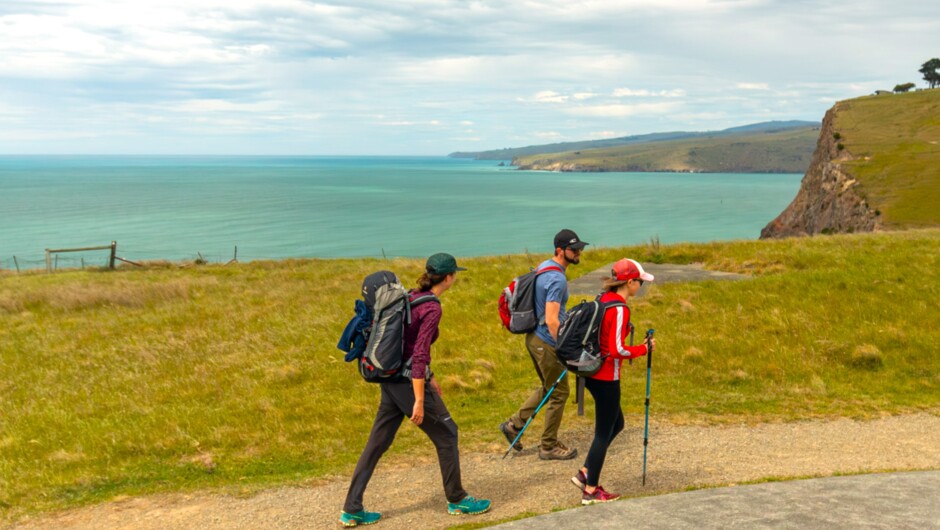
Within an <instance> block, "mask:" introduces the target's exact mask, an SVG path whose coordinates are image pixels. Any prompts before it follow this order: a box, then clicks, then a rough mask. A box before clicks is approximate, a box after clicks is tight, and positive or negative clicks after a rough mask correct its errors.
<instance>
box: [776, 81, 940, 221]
mask: <svg viewBox="0 0 940 530" xmlns="http://www.w3.org/2000/svg"><path fill="white" fill-rule="evenodd" d="M937 225H940V90H922V91H918V92H911V93H907V94H887V95H879V96H867V97H862V98H856V99H850V100H847V101H840V102H838V103H836V105H835V106H834V107H832V109H830V110H829V112H827V113H826V117H825V119H823V125H822V128H821V131H820V135H819V141H818V143H817V147H816V151H815V153H814V154H813V160H812V164H811V165H810V168H809V170H807V172H806V175H805V176H804V177H803V182H802V184H801V185H800V190H799V192H798V193H797V196H796V198H795V199H793V202H792V203H791V204H790V206H788V207H787V209H786V210H784V211H783V213H781V214H780V216H779V217H777V218H776V219H774V220H773V221H771V222H770V223H769V224H768V225H767V226H766V227H765V228H764V230H763V231H761V237H785V236H792V235H804V234H817V233H836V232H857V231H871V230H882V229H903V228H917V227H929V226H937Z"/></svg>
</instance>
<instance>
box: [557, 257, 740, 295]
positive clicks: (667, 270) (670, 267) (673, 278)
mask: <svg viewBox="0 0 940 530" xmlns="http://www.w3.org/2000/svg"><path fill="white" fill-rule="evenodd" d="M612 266H613V263H611V264H609V265H605V266H604V267H601V268H599V269H597V270H595V271H591V272H589V273H587V274H585V275H584V276H581V277H579V278H576V279H574V280H572V281H570V282H568V292H569V293H570V294H572V295H595V294H597V293H598V292H599V291H600V289H601V282H602V281H603V280H604V278H607V277H608V276H610V268H611V267H612ZM643 267H644V269H646V271H647V272H649V273H650V274H652V275H653V276H655V277H656V283H658V284H663V283H670V282H697V281H705V280H746V279H749V278H750V276H748V275H746V274H736V273H733V272H721V271H710V270H705V269H704V268H703V267H702V266H701V265H675V264H671V263H650V264H644V265H643ZM569 270H570V268H569ZM646 289H647V286H646V285H644V286H643V288H642V289H640V292H639V293H637V296H643V294H644V293H645V292H646Z"/></svg>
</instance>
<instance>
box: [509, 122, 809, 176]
mask: <svg viewBox="0 0 940 530" xmlns="http://www.w3.org/2000/svg"><path fill="white" fill-rule="evenodd" d="M818 136H819V127H818V126H816V125H812V126H808V127H807V126H801V127H779V126H777V127H773V128H772V129H771V128H765V127H760V128H759V126H748V127H744V128H736V130H730V132H729V131H721V132H719V133H702V134H697V135H695V136H693V137H690V138H688V137H687V138H678V139H669V140H657V141H652V142H642V143H635V144H632V145H622V146H617V147H607V148H602V149H583V150H577V151H566V152H563V153H549V154H543V155H528V156H519V157H516V158H515V159H513V161H512V165H514V166H517V167H518V168H519V169H540V170H548V171H635V172H653V171H673V172H689V173H803V172H804V171H806V168H807V167H809V163H810V159H811V158H812V155H813V149H814V148H815V145H816V139H817V137H818Z"/></svg>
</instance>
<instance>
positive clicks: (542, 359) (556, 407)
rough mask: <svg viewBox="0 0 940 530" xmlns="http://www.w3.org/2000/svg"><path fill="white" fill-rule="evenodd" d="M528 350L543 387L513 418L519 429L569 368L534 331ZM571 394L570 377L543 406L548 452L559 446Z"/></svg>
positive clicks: (544, 443)
mask: <svg viewBox="0 0 940 530" xmlns="http://www.w3.org/2000/svg"><path fill="white" fill-rule="evenodd" d="M525 347H526V349H527V350H529V356H530V357H532V363H533V364H535V372H536V373H537V374H538V376H539V381H541V382H542V386H540V387H539V388H538V390H536V391H535V392H533V393H532V395H531V396H529V398H528V399H526V400H525V403H523V404H522V407H520V408H519V410H518V411H517V412H516V413H515V414H513V416H512V417H511V418H510V421H511V422H512V424H513V427H515V428H516V429H517V430H518V429H521V428H522V426H523V425H525V422H526V421H528V420H529V418H530V417H531V416H532V414H533V413H534V412H535V409H536V408H537V407H538V406H539V403H541V402H542V399H543V398H545V394H546V393H547V392H548V389H550V388H551V387H552V385H554V384H555V381H556V380H558V376H560V375H561V373H562V372H563V371H565V367H564V366H562V365H561V363H560V362H558V357H556V356H555V348H554V347H553V346H552V345H551V344H548V343H547V342H545V341H543V340H542V339H540V338H539V336H538V335H536V334H535V333H534V332H533V333H528V334H526V336H525ZM568 394H569V390H568V376H567V375H566V376H565V377H563V378H562V380H561V381H560V382H559V383H558V386H557V387H555V391H554V392H552V395H551V396H550V397H549V398H548V401H547V402H546V403H545V406H544V407H542V410H543V413H544V415H545V429H544V430H543V431H542V441H541V446H542V449H544V450H546V451H550V450H552V449H554V448H555V446H556V445H558V429H559V428H560V427H561V418H562V416H564V414H565V403H566V402H567V401H568Z"/></svg>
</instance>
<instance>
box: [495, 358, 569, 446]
mask: <svg viewBox="0 0 940 530" xmlns="http://www.w3.org/2000/svg"><path fill="white" fill-rule="evenodd" d="M566 375H568V370H565V371H564V372H562V373H561V375H559V376H558V379H557V380H555V384H554V385H552V387H551V388H549V389H548V393H547V394H545V397H543V398H542V402H541V403H539V406H538V407H536V409H535V412H533V413H532V415H531V416H529V419H528V420H526V422H525V425H523V426H522V429H520V430H519V434H517V435H516V439H515V440H513V441H512V443H511V444H509V449H506V454H504V455H503V458H504V459H505V458H506V457H507V456H509V452H510V451H512V446H514V445H516V442H518V441H519V438H522V433H524V432H525V430H526V428H528V427H529V424H530V423H532V420H533V419H534V418H535V415H536V414H538V413H539V411H540V410H542V405H544V404H545V402H546V401H548V396H550V395H552V392H554V391H555V387H556V386H558V383H561V379H562V378H563V377H565V376H566Z"/></svg>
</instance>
